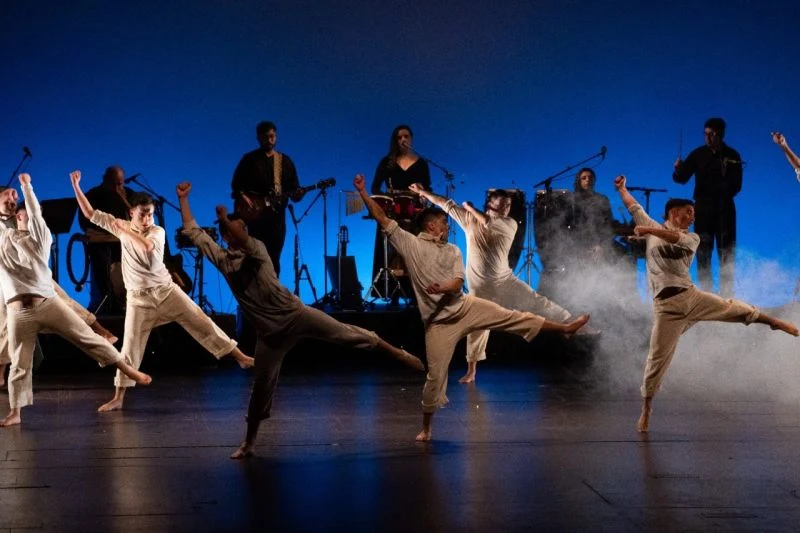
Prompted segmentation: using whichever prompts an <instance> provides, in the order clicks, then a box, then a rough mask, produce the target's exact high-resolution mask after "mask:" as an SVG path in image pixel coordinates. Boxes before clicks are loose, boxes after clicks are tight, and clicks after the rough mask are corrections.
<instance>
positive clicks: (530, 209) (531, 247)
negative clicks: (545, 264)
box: [517, 201, 542, 286]
mask: <svg viewBox="0 0 800 533" xmlns="http://www.w3.org/2000/svg"><path fill="white" fill-rule="evenodd" d="M535 209H536V203H535V202H532V201H531V202H525V261H524V262H523V263H522V265H520V267H519V270H517V276H519V275H520V274H521V273H522V272H523V271H524V272H525V283H527V284H528V285H531V269H534V270H536V272H538V273H539V274H541V273H542V271H541V270H539V267H538V266H536V262H535V261H534V260H533V257H534V254H535V253H536V251H537V250H536V248H535V242H534V224H533V216H534V212H535ZM531 286H532V285H531Z"/></svg>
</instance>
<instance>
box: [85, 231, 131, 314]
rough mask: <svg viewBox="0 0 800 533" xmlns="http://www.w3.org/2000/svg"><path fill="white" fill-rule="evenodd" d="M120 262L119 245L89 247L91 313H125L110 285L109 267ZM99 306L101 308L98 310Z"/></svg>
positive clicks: (104, 244) (94, 245)
mask: <svg viewBox="0 0 800 533" xmlns="http://www.w3.org/2000/svg"><path fill="white" fill-rule="evenodd" d="M121 260H122V248H121V245H120V244H119V243H98V244H90V245H89V265H90V267H91V274H92V283H91V295H90V301H89V310H90V311H92V312H93V313H95V314H100V315H118V314H122V313H124V312H125V306H124V305H122V302H120V301H118V299H117V298H116V295H115V294H116V293H115V291H114V287H113V286H112V285H111V265H112V264H114V263H119V262H120V261H121ZM104 300H105V301H104ZM101 304H102V307H100V308H99V309H98V306H100V305H101Z"/></svg>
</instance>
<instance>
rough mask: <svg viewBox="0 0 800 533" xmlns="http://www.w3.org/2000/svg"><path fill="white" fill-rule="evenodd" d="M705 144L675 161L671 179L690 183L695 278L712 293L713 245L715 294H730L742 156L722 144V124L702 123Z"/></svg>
mask: <svg viewBox="0 0 800 533" xmlns="http://www.w3.org/2000/svg"><path fill="white" fill-rule="evenodd" d="M703 134H704V135H705V144H704V145H703V146H701V147H699V148H696V149H695V150H693V151H692V152H691V153H690V154H689V156H688V157H687V158H686V160H685V161H681V159H680V157H679V158H678V159H677V160H676V161H675V164H674V172H673V174H672V179H673V180H674V181H675V182H676V183H688V181H689V179H690V178H691V177H692V175H694V176H695V181H694V201H695V210H696V217H697V218H696V220H695V223H694V229H695V231H696V232H697V233H698V234H699V235H700V246H699V247H698V248H697V275H698V278H699V281H700V286H701V288H703V290H705V291H711V290H712V281H711V255H712V253H713V251H714V243H715V242H716V244H717V253H718V254H719V262H720V274H719V293H720V294H721V295H722V296H731V295H733V266H734V253H735V247H736V206H735V205H734V202H733V198H734V196H736V195H737V194H739V191H741V190H742V156H740V155H739V152H737V151H736V150H734V149H733V148H731V147H730V146H728V145H727V144H725V143H724V142H723V139H724V138H725V121H724V120H723V119H721V118H710V119H708V120H707V121H706V123H705V129H704V133H703Z"/></svg>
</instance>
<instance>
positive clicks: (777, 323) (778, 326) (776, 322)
mask: <svg viewBox="0 0 800 533" xmlns="http://www.w3.org/2000/svg"><path fill="white" fill-rule="evenodd" d="M755 322H757V323H759V324H766V325H768V326H769V327H770V329H774V330H777V331H783V332H786V333H788V334H789V335H792V336H794V337H797V336H800V331H798V329H797V326H795V325H794V324H792V323H791V322H786V321H785V320H781V319H779V318H775V317H772V316H769V315H765V314H764V313H760V314H759V315H758V318H757V319H755Z"/></svg>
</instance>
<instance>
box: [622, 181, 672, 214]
mask: <svg viewBox="0 0 800 533" xmlns="http://www.w3.org/2000/svg"><path fill="white" fill-rule="evenodd" d="M626 189H628V191H634V192H636V191H638V192H643V193H644V210H645V211H646V212H647V213H650V195H651V194H653V193H654V192H667V189H653V188H651V187H626Z"/></svg>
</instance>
